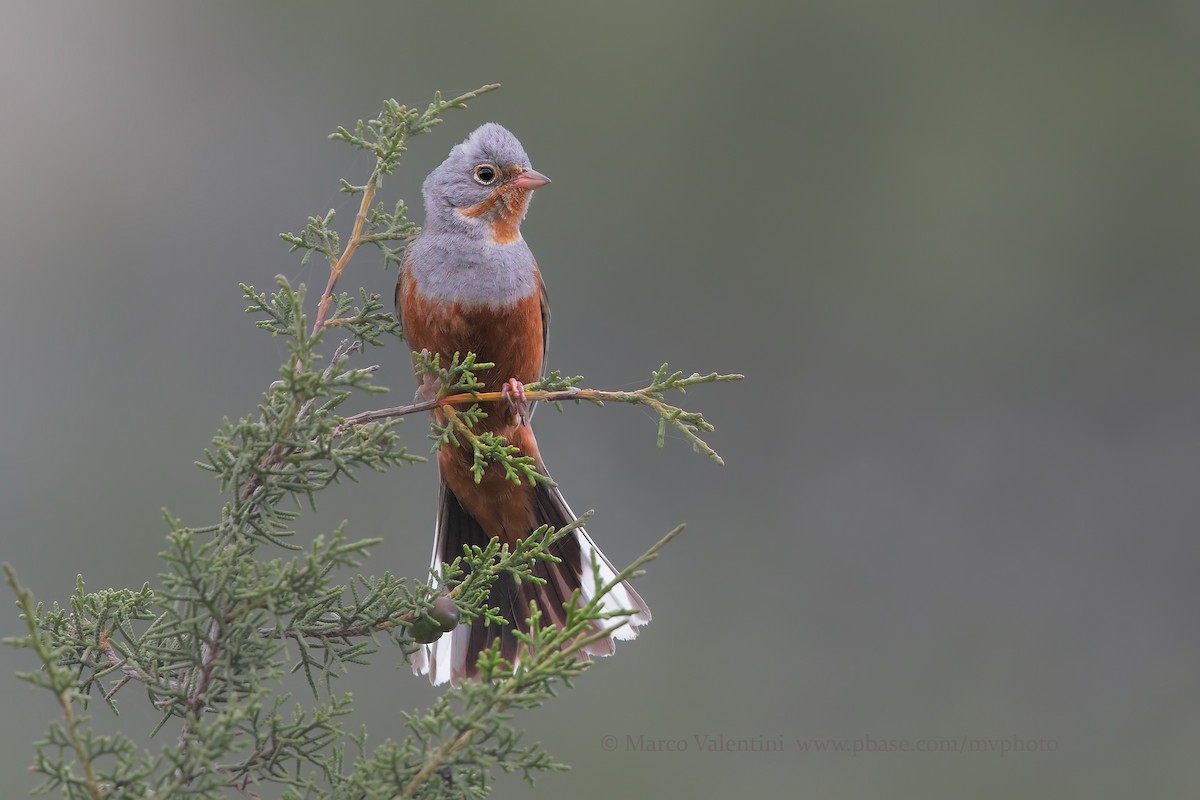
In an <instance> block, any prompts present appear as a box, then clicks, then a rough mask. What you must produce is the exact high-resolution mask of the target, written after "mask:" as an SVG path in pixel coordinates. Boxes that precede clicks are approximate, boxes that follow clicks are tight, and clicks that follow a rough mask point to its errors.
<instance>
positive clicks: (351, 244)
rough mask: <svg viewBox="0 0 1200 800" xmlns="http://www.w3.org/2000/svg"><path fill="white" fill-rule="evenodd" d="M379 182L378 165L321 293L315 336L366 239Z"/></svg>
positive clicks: (313, 331) (313, 332) (315, 321)
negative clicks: (344, 244) (343, 272)
mask: <svg viewBox="0 0 1200 800" xmlns="http://www.w3.org/2000/svg"><path fill="white" fill-rule="evenodd" d="M378 183H379V168H378V167H376V168H375V171H374V172H373V173H371V177H370V179H369V180H368V181H367V185H366V186H365V187H363V196H362V202H361V203H359V204H358V213H357V214H355V215H354V228H353V229H352V230H351V232H350V241H348V242H346V249H345V250H343V251H342V255H341V257H340V258H339V259H338V260H337V263H336V264H334V265H333V268H332V269H330V270H329V281H328V283H326V284H325V293H324V294H323V295H321V302H320V304H319V305H318V306H317V318H316V320H314V321H313V327H312V335H313V336H316V335H317V333H319V332H320V330H321V327H322V326H323V325H324V324H325V316H326V315H327V314H328V313H329V306H330V305H331V304H332V303H333V290H334V287H336V286H337V282H338V278H340V277H342V270H344V269H345V268H346V264H348V263H349V262H350V259H351V258H352V257H353V256H354V251H356V250H358V246H359V245H360V244H362V243H363V242H364V241H365V239H364V238H363V235H362V231H363V226H364V225H365V224H366V222H367V214H368V213H370V211H371V203H372V202H374V200H375V187H376V185H378Z"/></svg>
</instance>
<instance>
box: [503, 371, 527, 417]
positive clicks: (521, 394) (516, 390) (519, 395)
mask: <svg viewBox="0 0 1200 800" xmlns="http://www.w3.org/2000/svg"><path fill="white" fill-rule="evenodd" d="M500 393H501V394H502V395H504V399H505V400H507V401H508V413H509V415H510V416H511V418H512V419H513V421H515V422H516V423H517V425H518V426H521V425H528V424H529V401H528V400H526V399H525V384H523V383H521V382H520V381H519V380H517V379H516V378H509V379H508V380H507V381H505V382H504V386H503V387H502V388H501V389H500Z"/></svg>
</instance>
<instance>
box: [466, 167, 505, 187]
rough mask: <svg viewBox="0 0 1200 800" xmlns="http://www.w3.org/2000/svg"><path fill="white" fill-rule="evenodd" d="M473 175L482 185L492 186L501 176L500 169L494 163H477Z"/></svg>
mask: <svg viewBox="0 0 1200 800" xmlns="http://www.w3.org/2000/svg"><path fill="white" fill-rule="evenodd" d="M471 177H472V178H474V179H475V182H476V183H478V184H480V185H481V186H491V185H492V184H493V183H495V182H496V180H497V179H498V178H499V177H500V170H498V169H496V166H495V165H494V164H477V165H475V169H474V170H472V172H471Z"/></svg>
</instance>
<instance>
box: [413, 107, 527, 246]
mask: <svg viewBox="0 0 1200 800" xmlns="http://www.w3.org/2000/svg"><path fill="white" fill-rule="evenodd" d="M549 182H550V179H549V178H547V177H546V176H544V175H542V174H541V173H539V172H536V171H534V169H533V168H532V167H531V166H530V165H529V156H527V155H525V148H523V147H521V143H520V142H519V141H517V137H515V136H513V135H512V134H511V133H509V132H508V131H507V130H505V129H504V128H503V127H502V126H500V125H497V124H496V123H494V122H489V123H487V124H485V125H482V126H481V127H479V128H477V129H476V130H475V132H474V133H472V134H471V135H470V136H468V137H467V138H466V140H465V141H464V142H463V143H462V144H460V145H457V146H456V147H455V148H454V149H453V150H451V151H450V155H449V156H448V157H447V158H446V160H445V161H443V162H442V163H441V165H440V166H439V167H438V168H437V169H435V170H434V171H433V172H431V173H429V177H428V178H426V179H425V184H424V186H422V194H424V196H425V228H426V230H432V231H451V230H453V231H459V232H463V233H467V234H469V235H474V236H487V237H489V238H491V239H492V240H494V241H495V242H497V243H498V244H508V243H510V242H513V241H516V240H517V239H518V238H519V237H520V233H519V226H520V224H521V220H522V219H524V217H525V211H526V210H527V209H528V207H529V199H530V195H531V193H532V191H533V190H534V189H536V188H538V187H539V186H545V185H546V184H547V183H549Z"/></svg>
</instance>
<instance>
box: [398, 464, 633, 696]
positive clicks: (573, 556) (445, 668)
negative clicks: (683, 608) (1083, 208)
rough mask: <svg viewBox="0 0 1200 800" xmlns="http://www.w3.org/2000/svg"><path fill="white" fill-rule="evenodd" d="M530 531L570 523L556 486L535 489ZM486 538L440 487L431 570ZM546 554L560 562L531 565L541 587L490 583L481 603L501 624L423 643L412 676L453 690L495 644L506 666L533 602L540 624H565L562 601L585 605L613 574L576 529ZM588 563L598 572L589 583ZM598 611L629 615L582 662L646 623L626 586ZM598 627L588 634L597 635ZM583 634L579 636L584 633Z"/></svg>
mask: <svg viewBox="0 0 1200 800" xmlns="http://www.w3.org/2000/svg"><path fill="white" fill-rule="evenodd" d="M536 504H537V517H538V525H539V526H540V525H551V526H553V527H554V528H556V529H559V528H563V527H565V526H567V525H569V524H570V523H572V522H574V521H575V519H576V517H575V514H574V513H573V512H572V511H571V509H570V507H568V506H567V503H566V501H565V500H564V499H563V496H562V493H560V492H559V491H558V489H557V488H556V487H553V486H548V485H546V484H541V483H539V484H538V485H537V488H536ZM489 538H490V537H488V536H487V535H486V534H485V533H484V531H483V529H482V528H481V527H480V526H479V523H478V522H476V521H475V519H474V518H473V517H472V516H471V515H470V514H468V513H467V512H466V510H465V509H464V508H463V507H462V504H461V503H459V501H458V498H457V497H455V496H454V493H453V492H452V491H450V489H449V487H447V486H446V485H445V484H443V485H442V497H441V507H440V509H439V512H438V526H437V537H436V540H435V543H434V548H433V569H434V570H435V571H438V570H439V569H440V567H441V564H442V563H444V562H448V561H453V560H454V559H455V558H456V557H457V556H459V555H462V548H463V545H474V546H476V547H485V546H486V545H487V543H488V541H489ZM550 552H551V554H553V555H554V556H556V557H557V558H559V559H561V563H558V564H554V563H550V562H546V561H540V562H538V563H536V564H535V565H534V568H533V574H534V575H536V576H538V577H539V578H542V579H544V580H545V581H546V582H545V583H544V584H541V585H539V584H534V583H529V582H523V583H519V584H518V582H517V581H516V580H515V579H514V578H513V577H512V576H511V575H500V576H499V577H497V579H496V581H495V583H493V584H492V590H491V594H490V595H489V596H488V605H490V606H492V607H494V608H499V609H500V614H501V616H503V617H504V618H505V619H507V620H508V621H509V623H510V624H509V625H507V626H505V627H503V628H502V627H500V626H497V625H488V624H486V623H485V621H483V620H476V621H475V622H474V623H473V624H472V625H470V626H467V625H460V626H458V627H457V628H456V629H455V630H454V631H452V632H450V633H447V634H445V635H444V636H442V638H441V639H439V640H437V641H436V642H433V643H432V644H427V645H423V646H422V648H421V650H420V651H419V652H418V653H417V655H416V656H415V657H414V659H413V671H414V672H415V673H417V674H426V673H427V674H428V675H429V680H430V682H432V683H434V684H439V683H445V682H446V681H450V682H451V683H452V684H454V685H456V686H457V685H458V683H459V682H460V681H461V680H462V679H463V678H464V677H466V678H473V677H475V672H476V670H475V664H476V661H477V659H478V658H479V654H480V653H481V652H483V651H484V650H486V649H487V648H489V647H491V646H492V644H493V642H495V641H496V640H497V639H499V641H500V654H501V656H502V657H503V658H504V659H505V660H506V661H508V662H509V663H516V662H517V661H519V659H520V648H519V647H518V645H519V642H518V641H517V637H516V636H515V635H514V634H513V630H512V629H513V626H514V625H515V626H516V627H517V628H518V629H519V630H522V631H526V630H528V627H529V626H528V622H527V620H528V618H529V605H530V602H531V601H536V602H537V606H538V610H539V611H540V612H541V616H542V620H543V624H548V623H553V624H554V625H558V626H561V625H562V624H563V622H564V619H565V611H564V609H563V605H564V603H567V602H569V601H570V599H571V596H572V594H573V593H574V592H575V591H576V590H579V594H580V602H581V603H586V602H588V601H589V600H590V599H591V598H592V597H594V596H595V595H596V593H597V591H598V590H599V588H600V587H601V586H602V585H603V584H604V583H606V582H608V581H610V580H612V579H613V578H615V577H616V574H617V571H616V570H615V569H614V568H613V565H612V563H611V562H609V560H608V559H607V558H605V557H604V554H603V553H601V552H600V550H599V548H597V547H596V545H595V544H594V543H593V542H592V539H591V537H590V536H588V535H587V532H586V531H584V530H583V529H582V528H577V529H575V530H574V531H572V532H571V533H570V534H568V535H567V536H565V537H563V538H562V539H559V540H558V541H557V542H555V543H554V544H553V545H551V547H550ZM593 562H594V563H595V564H596V565H597V566H598V568H599V573H600V574H599V583H597V581H596V579H595V577H594V572H593V566H592V565H593ZM601 602H602V605H603V608H604V610H605V611H609V612H619V611H633V612H635V613H634V614H632V615H631V616H628V617H620V616H618V617H614V618H612V619H610V620H609V621H608V622H607V623H606V624H605V625H604V627H607V628H613V627H614V626H616V625H618V624H620V623H621V621H622V619H627V620H628V622H627V623H626V624H624V625H621V626H620V627H618V628H616V629H615V630H614V631H613V632H612V634H611V635H610V636H608V637H606V638H603V639H599V640H597V641H595V642H593V643H592V644H590V645H588V646H587V647H586V648H585V649H584V651H583V652H584V653H585V654H586V655H587V656H607V655H611V654H612V653H613V652H614V650H615V649H616V643H615V642H614V641H613V639H614V638H615V639H633V638H636V637H637V634H638V628H640V627H641V626H642V625H645V624H646V623H647V622H649V621H650V609H649V608H647V607H646V603H645V601H643V600H642V598H641V597H640V596H639V595H638V593H637V592H636V591H634V589H633V587H632V586H630V585H629V583H628V582H624V583H622V584H621V585H619V586H617V587H615V588H614V589H613V590H612V591H610V592H609V593H608V594H607V595H605V596H604V599H603V600H602V601H601ZM599 630H600V628H599V627H597V628H595V629H594V631H593V632H598V631H599ZM585 635H587V634H585Z"/></svg>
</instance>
